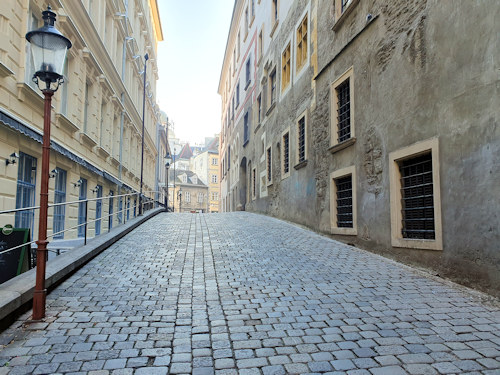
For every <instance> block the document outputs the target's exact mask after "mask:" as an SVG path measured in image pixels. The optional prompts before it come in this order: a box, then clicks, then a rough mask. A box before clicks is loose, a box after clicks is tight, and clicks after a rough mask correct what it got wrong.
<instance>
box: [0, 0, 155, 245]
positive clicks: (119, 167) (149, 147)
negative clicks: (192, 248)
mask: <svg viewBox="0 0 500 375" xmlns="http://www.w3.org/2000/svg"><path fill="white" fill-rule="evenodd" d="M47 5H48V4H47V1H36V0H33V1H16V0H3V1H1V2H0V29H1V30H2V38H1V39H0V160H1V162H0V187H1V189H0V210H1V211H5V210H11V209H15V208H23V207H33V206H37V205H39V203H40V181H41V155H42V148H41V140H42V133H43V130H42V129H43V97H42V93H41V91H40V90H39V89H38V88H37V87H36V85H35V84H34V83H33V81H32V76H33V73H34V67H33V63H32V58H31V52H30V45H29V43H28V42H27V41H26V39H25V34H26V32H28V31H30V30H34V29H37V28H39V27H40V26H42V24H43V22H42V11H44V10H45V9H46V8H47ZM50 5H51V6H52V10H53V11H54V12H55V13H56V14H57V20H56V24H55V26H56V28H57V29H58V30H59V31H61V33H62V34H63V35H65V36H66V37H67V38H68V39H69V40H71V42H72V44H73V46H72V48H71V49H70V50H69V51H68V54H67V60H66V64H65V67H64V81H65V82H64V83H63V84H62V85H61V86H60V87H59V89H58V91H57V92H56V93H55V94H54V97H53V100H52V111H51V116H52V124H51V140H52V145H51V153H50V170H51V171H53V173H52V176H51V177H53V178H50V180H49V204H52V203H54V202H70V201H77V200H82V199H91V198H99V197H106V196H109V198H108V199H103V200H102V201H101V203H100V204H99V203H97V201H91V202H89V204H88V213H87V215H88V219H93V218H95V219H101V220H98V221H96V222H95V223H91V224H89V228H88V233H89V236H92V235H94V234H99V233H100V232H102V231H105V230H107V229H109V228H110V227H112V226H113V225H116V224H117V223H118V222H121V221H122V220H127V218H130V217H131V216H133V215H134V211H136V210H134V205H135V204H136V203H137V202H136V200H137V199H136V197H133V196H131V197H130V198H129V197H122V198H120V197H116V196H117V195H122V194H126V193H134V192H138V191H139V190H140V176H141V145H142V116H143V113H142V105H143V92H145V93H146V95H144V97H145V100H146V104H145V114H144V123H145V133H144V170H143V192H144V194H145V195H146V196H148V195H151V196H153V194H150V193H149V192H150V191H153V190H154V188H155V165H156V162H157V153H158V151H157V146H156V143H155V133H156V125H157V123H158V122H159V121H160V119H159V110H158V106H157V104H156V103H155V96H156V80H157V79H158V75H157V61H156V53H157V44H158V42H159V41H161V40H163V35H162V30H161V24H160V18H159V13H158V6H157V2H156V0H128V1H127V0H114V1H97V0H82V1H80V0H60V1H55V2H51V3H50ZM146 53H147V54H148V56H149V60H148V61H147V62H146V63H145V54H146ZM145 64H147V69H146V82H147V83H146V89H145V91H144V87H143V82H144V77H143V74H144V67H145ZM4 160H5V162H4ZM127 208H128V210H127ZM119 210H124V212H123V213H122V215H116V214H115V215H113V216H111V217H112V220H108V216H107V215H108V214H110V213H113V212H115V213H116V212H117V211H119ZM82 217H83V213H82V209H81V205H78V204H75V205H68V206H66V207H65V208H64V209H55V208H53V207H52V208H49V218H48V229H49V233H48V234H49V241H50V240H51V235H52V234H53V233H54V232H60V231H61V230H66V229H67V228H71V227H74V226H76V225H78V224H79V223H80V222H81V220H82ZM5 224H12V225H13V226H15V227H29V228H30V229H31V231H32V237H33V238H36V234H37V224H38V210H36V209H35V210H33V211H28V212H26V211H23V212H16V213H9V214H2V215H0V226H3V225H5ZM77 236H81V233H80V232H79V231H78V230H71V231H68V232H65V233H63V234H62V235H61V234H59V235H57V238H65V239H66V238H68V239H69V238H75V237H77Z"/></svg>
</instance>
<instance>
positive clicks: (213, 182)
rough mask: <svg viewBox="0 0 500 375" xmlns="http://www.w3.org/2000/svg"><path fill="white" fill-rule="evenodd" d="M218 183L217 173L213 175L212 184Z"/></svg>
mask: <svg viewBox="0 0 500 375" xmlns="http://www.w3.org/2000/svg"><path fill="white" fill-rule="evenodd" d="M216 183H217V175H216V174H213V175H212V184H216Z"/></svg>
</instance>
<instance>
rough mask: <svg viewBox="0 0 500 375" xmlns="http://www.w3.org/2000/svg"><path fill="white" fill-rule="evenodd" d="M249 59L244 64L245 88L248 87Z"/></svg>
mask: <svg viewBox="0 0 500 375" xmlns="http://www.w3.org/2000/svg"><path fill="white" fill-rule="evenodd" d="M250 67H251V65H250V57H249V58H248V60H247V64H246V70H245V79H246V85H245V87H248V86H249V85H250Z"/></svg>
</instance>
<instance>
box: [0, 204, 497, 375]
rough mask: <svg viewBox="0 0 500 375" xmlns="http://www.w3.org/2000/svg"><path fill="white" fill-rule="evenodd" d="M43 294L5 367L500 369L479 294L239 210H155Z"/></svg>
mask: <svg viewBox="0 0 500 375" xmlns="http://www.w3.org/2000/svg"><path fill="white" fill-rule="evenodd" d="M242 228H244V230H243V229H242ZM47 302H48V308H47V319H46V322H45V323H35V324H25V321H26V320H27V319H29V313H26V314H24V315H23V316H22V317H21V318H20V319H19V320H18V321H17V322H16V323H15V324H13V325H12V326H11V327H10V328H8V329H7V330H5V331H4V332H3V333H1V334H0V345H2V346H0V348H1V349H0V374H1V375H4V374H28V373H34V374H47V373H51V374H52V373H78V374H83V373H88V374H96V375H97V374H111V373H116V374H132V373H135V374H167V373H170V374H180V373H186V374H187V373H192V374H304V373H326V372H332V373H334V372H337V373H347V374H372V375H379V374H384V375H387V374H451V373H475V374H499V371H500V312H499V311H500V310H499V306H498V305H497V304H495V302H494V301H493V300H489V299H488V298H486V297H485V295H482V294H480V293H476V292H472V291H470V290H468V289H466V288H463V287H459V286H457V285H455V284H452V283H449V282H446V281H442V280H440V279H437V278H432V277H430V276H426V275H425V274H423V273H421V272H420V271H416V270H412V269H411V268H409V267H406V266H403V265H400V264H398V263H395V262H393V261H390V260H387V259H385V258H382V257H380V256H377V255H373V254H371V253H368V252H365V251H361V250H357V249H355V248H353V247H350V246H347V245H344V244H341V243H339V242H336V241H333V240H331V239H329V238H327V237H324V236H320V235H318V234H316V233H314V232H311V231H308V230H305V229H302V228H300V227H297V226H295V225H292V224H288V223H285V222H283V221H279V220H276V219H273V218H269V217H265V216H260V215H256V214H250V213H245V212H239V213H226V214H177V213H175V214H172V213H169V214H166V213H162V214H160V215H158V216H156V217H154V218H153V219H151V220H149V221H147V222H146V223H145V224H143V225H141V226H140V227H139V228H137V229H135V230H134V231H133V232H132V233H130V234H128V235H127V236H126V237H124V238H123V239H122V240H120V241H118V242H117V243H116V244H114V245H113V246H111V247H110V248H109V249H107V250H106V251H104V252H103V253H101V254H100V255H99V256H97V257H96V258H94V259H93V260H92V261H91V262H89V263H88V264H87V265H86V266H84V267H83V268H82V269H80V270H79V271H77V272H76V273H75V274H74V275H72V276H71V277H70V278H68V279H67V280H66V281H64V282H63V283H62V284H61V285H60V286H59V287H57V288H56V289H55V290H54V291H52V292H51V293H50V294H49V295H48V300H47Z"/></svg>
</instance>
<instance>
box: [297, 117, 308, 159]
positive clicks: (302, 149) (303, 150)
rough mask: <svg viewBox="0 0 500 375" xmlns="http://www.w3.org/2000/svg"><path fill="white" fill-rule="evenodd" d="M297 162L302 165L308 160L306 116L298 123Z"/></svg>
mask: <svg viewBox="0 0 500 375" xmlns="http://www.w3.org/2000/svg"><path fill="white" fill-rule="evenodd" d="M297 156H298V157H297V162H298V163H302V162H304V161H306V159H307V144H306V115H305V114H304V115H303V116H302V117H300V119H299V121H298V122H297Z"/></svg>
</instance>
